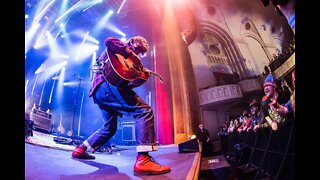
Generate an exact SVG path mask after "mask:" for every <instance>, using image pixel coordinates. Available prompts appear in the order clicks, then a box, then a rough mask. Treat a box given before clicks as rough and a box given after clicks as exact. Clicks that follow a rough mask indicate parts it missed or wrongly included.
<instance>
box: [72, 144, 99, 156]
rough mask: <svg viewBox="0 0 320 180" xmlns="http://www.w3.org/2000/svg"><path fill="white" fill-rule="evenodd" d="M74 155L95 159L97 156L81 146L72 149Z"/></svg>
mask: <svg viewBox="0 0 320 180" xmlns="http://www.w3.org/2000/svg"><path fill="white" fill-rule="evenodd" d="M72 157H73V158H79V159H95V158H96V157H94V156H92V155H89V154H88V153H87V151H86V150H85V149H84V148H81V147H79V146H77V147H76V148H75V149H74V150H73V151H72Z"/></svg>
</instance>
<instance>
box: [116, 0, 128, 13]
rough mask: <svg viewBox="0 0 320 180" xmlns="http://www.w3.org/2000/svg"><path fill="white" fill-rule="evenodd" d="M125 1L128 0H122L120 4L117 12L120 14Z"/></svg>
mask: <svg viewBox="0 0 320 180" xmlns="http://www.w3.org/2000/svg"><path fill="white" fill-rule="evenodd" d="M125 2H126V0H123V1H122V3H121V5H120V7H119V9H118V11H117V14H119V12H120V10H121V9H122V6H123V5H124V3H125Z"/></svg>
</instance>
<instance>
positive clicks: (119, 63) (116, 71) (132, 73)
mask: <svg viewBox="0 0 320 180" xmlns="http://www.w3.org/2000/svg"><path fill="white" fill-rule="evenodd" d="M107 53H108V56H109V60H107V61H106V62H105V65H104V70H103V73H104V76H105V78H106V80H107V81H108V82H109V83H110V84H111V85H113V86H116V87H124V86H130V87H132V88H134V87H139V86H141V85H142V84H143V83H145V82H146V81H147V80H148V78H149V75H148V74H147V73H146V72H144V71H142V69H141V70H140V69H139V67H143V66H142V64H141V60H140V59H139V58H138V57H137V56H134V55H131V56H129V57H128V58H127V59H125V58H124V57H123V56H122V55H120V54H114V53H113V52H111V51H107Z"/></svg>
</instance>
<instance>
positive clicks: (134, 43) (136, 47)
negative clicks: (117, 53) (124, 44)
mask: <svg viewBox="0 0 320 180" xmlns="http://www.w3.org/2000/svg"><path fill="white" fill-rule="evenodd" d="M128 45H129V46H130V47H131V48H132V49H133V51H134V53H136V54H137V55H138V54H140V53H141V55H143V56H144V55H145V54H146V52H147V51H148V49H149V45H148V42H147V40H146V39H145V38H144V37H142V36H134V37H132V38H130V39H128Z"/></svg>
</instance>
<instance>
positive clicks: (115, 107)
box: [72, 36, 171, 175]
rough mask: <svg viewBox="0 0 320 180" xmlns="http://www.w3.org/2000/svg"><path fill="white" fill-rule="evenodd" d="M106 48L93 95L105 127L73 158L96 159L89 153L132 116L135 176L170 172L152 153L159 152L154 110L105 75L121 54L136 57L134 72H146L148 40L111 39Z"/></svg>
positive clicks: (127, 86) (131, 91)
mask: <svg viewBox="0 0 320 180" xmlns="http://www.w3.org/2000/svg"><path fill="white" fill-rule="evenodd" d="M105 45H106V47H107V48H106V50H105V51H104V52H103V53H102V54H101V55H100V57H99V58H98V59H97V63H98V64H101V66H102V68H101V69H102V71H100V72H99V71H98V72H97V73H96V74H95V76H94V81H93V86H92V89H91V90H90V93H89V96H90V97H92V98H93V101H94V103H95V104H97V105H98V107H99V108H100V110H101V113H102V116H103V119H104V124H103V127H101V128H100V129H98V130H97V131H96V132H94V133H93V134H92V135H91V136H90V137H88V138H87V139H86V140H85V141H84V142H83V143H82V144H81V145H80V146H78V147H76V148H75V149H74V150H73V152H72V157H73V158H80V159H94V158H95V157H94V156H92V155H89V154H88V152H87V150H89V151H91V152H94V151H96V150H98V149H99V148H100V147H101V146H102V145H104V144H105V143H106V142H107V141H108V140H109V139H110V138H111V137H112V136H113V135H114V134H115V133H116V130H117V117H118V116H120V117H122V115H125V116H132V117H133V118H134V119H135V121H136V122H135V129H136V130H135V132H136V141H137V146H136V150H137V153H138V154H137V156H136V162H135V164H134V175H156V174H163V173H167V172H170V171H171V170H170V167H169V166H162V165H160V164H159V163H157V162H156V161H155V160H154V159H153V158H152V157H151V156H150V155H149V153H148V152H151V151H156V150H157V146H156V137H155V129H154V114H153V110H152V108H151V107H150V106H149V105H148V104H147V103H146V102H144V101H143V100H142V99H141V98H140V97H139V96H138V95H137V94H136V93H135V92H134V91H133V90H132V88H131V87H130V85H129V83H119V86H115V85H112V84H111V83H110V82H109V81H108V79H107V78H106V76H108V75H109V74H110V73H111V72H105V68H106V66H105V64H106V62H108V61H110V57H109V59H108V56H109V54H108V53H109V52H111V53H114V54H119V55H121V56H123V57H124V58H125V59H127V58H129V57H133V58H135V59H136V60H138V61H139V63H137V64H135V65H134V71H135V72H139V71H143V69H144V67H143V65H142V63H141V62H140V61H141V60H140V58H139V57H138V55H139V54H141V55H145V53H146V52H147V50H148V48H149V46H148V42H147V40H146V39H145V38H144V37H142V36H135V37H132V38H130V39H128V41H127V42H122V41H121V40H119V39H117V38H114V37H109V38H107V39H106V40H105ZM125 63H126V62H125ZM109 65H110V64H109ZM124 82H125V81H124Z"/></svg>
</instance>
